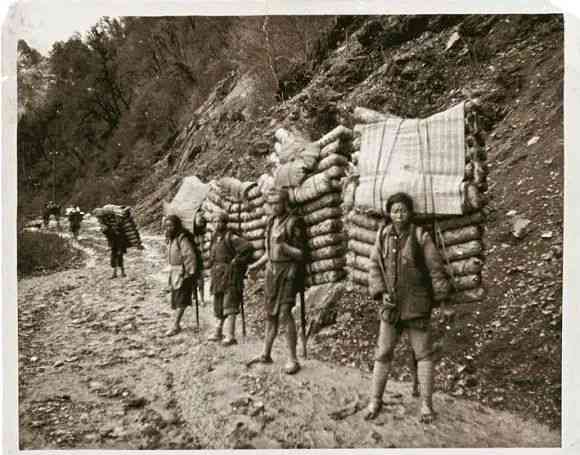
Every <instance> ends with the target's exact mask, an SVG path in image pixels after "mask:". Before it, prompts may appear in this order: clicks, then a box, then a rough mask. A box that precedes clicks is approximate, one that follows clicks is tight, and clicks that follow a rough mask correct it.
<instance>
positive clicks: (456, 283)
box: [451, 274, 481, 291]
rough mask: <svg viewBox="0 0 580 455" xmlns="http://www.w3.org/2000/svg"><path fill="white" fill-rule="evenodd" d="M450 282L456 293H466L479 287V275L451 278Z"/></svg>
mask: <svg viewBox="0 0 580 455" xmlns="http://www.w3.org/2000/svg"><path fill="white" fill-rule="evenodd" d="M451 282H452V286H453V288H454V289H455V290H456V291H467V290H469V289H475V288H478V287H480V286H481V275H479V274H473V275H464V276H459V275H456V276H453V277H452V278H451Z"/></svg>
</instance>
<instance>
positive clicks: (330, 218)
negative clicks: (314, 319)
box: [274, 126, 353, 283]
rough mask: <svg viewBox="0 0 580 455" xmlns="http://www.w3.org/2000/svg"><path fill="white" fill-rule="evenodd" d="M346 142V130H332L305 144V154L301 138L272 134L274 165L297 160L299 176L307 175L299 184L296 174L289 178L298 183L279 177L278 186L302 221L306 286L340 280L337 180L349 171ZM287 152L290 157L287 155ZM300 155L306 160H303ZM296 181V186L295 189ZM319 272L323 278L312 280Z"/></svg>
mask: <svg viewBox="0 0 580 455" xmlns="http://www.w3.org/2000/svg"><path fill="white" fill-rule="evenodd" d="M352 136H353V135H352V131H351V130H350V129H348V128H346V127H344V126H338V127H337V128H335V129H334V130H332V131H330V132H329V133H327V134H325V135H324V136H323V137H321V138H320V139H319V140H318V141H315V142H313V143H310V144H313V145H314V147H311V148H310V151H307V147H306V144H307V143H308V141H306V140H305V139H304V138H303V137H302V135H301V134H299V133H297V132H290V131H288V130H283V129H279V130H277V131H276V133H275V138H276V141H277V144H279V145H277V146H276V145H275V153H276V155H277V159H278V161H279V162H280V163H281V164H282V163H284V162H286V163H291V162H292V160H294V161H296V162H298V161H299V160H301V161H300V163H299V164H297V165H300V166H302V167H301V170H306V172H307V175H305V176H304V177H305V178H304V179H302V176H301V175H298V174H299V172H294V174H295V176H297V177H298V178H294V179H293V180H292V179H291V178H282V177H280V179H278V180H284V181H285V182H286V183H287V185H284V186H289V187H290V188H289V199H290V201H289V202H290V205H291V209H292V210H293V211H295V212H296V213H297V214H298V215H299V216H301V217H302V219H303V221H304V224H305V226H306V240H307V244H308V248H309V255H310V262H309V263H308V264H307V270H308V274H309V275H308V276H309V277H310V282H312V283H314V282H316V283H318V282H329V281H328V280H331V281H332V280H335V279H338V277H344V273H345V271H344V266H345V259H344V250H345V244H346V242H345V235H344V232H343V229H344V226H343V222H342V209H341V207H340V205H341V203H342V195H341V190H342V183H341V180H342V178H343V177H344V176H345V175H346V174H347V170H348V169H349V167H348V166H349V155H350V152H351V150H352V145H351V141H352ZM289 150H293V152H292V153H288V151H289ZM315 150H316V153H314V151H315ZM305 153H306V155H307V157H306V158H305V157H304V156H303V155H304V154H305ZM290 155H292V156H290ZM313 158H315V159H313ZM280 167H281V166H280ZM289 169H290V168H289ZM282 172H285V171H284V170H282ZM274 174H275V175H277V174H276V173H274ZM293 177H294V176H293ZM300 180H302V181H300ZM297 181H300V183H299V184H296V182H297ZM278 183H279V182H278ZM278 186H280V185H278ZM323 272H324V273H326V272H328V273H327V274H326V275H321V276H320V277H317V278H312V277H314V276H318V275H317V274H319V273H323ZM331 272H336V273H331Z"/></svg>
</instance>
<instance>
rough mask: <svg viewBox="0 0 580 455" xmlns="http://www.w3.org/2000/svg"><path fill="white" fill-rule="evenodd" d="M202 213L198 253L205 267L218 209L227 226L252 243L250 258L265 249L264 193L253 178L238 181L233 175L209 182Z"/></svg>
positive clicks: (259, 254)
mask: <svg viewBox="0 0 580 455" xmlns="http://www.w3.org/2000/svg"><path fill="white" fill-rule="evenodd" d="M202 210H203V212H204V216H205V218H206V219H207V221H208V224H207V229H206V234H205V238H204V242H203V248H202V253H203V256H204V260H205V261H206V264H208V265H207V267H210V266H211V265H210V264H209V259H210V258H209V255H210V251H209V249H210V243H211V238H212V236H213V234H214V232H215V226H216V223H215V220H216V214H217V213H218V212H225V213H227V216H228V224H227V226H228V228H229V229H232V230H233V231H235V232H237V233H238V234H240V235H242V236H243V237H244V238H246V239H247V240H249V241H250V243H251V244H252V246H253V247H254V259H258V258H259V257H261V256H262V255H263V254H264V252H265V243H264V236H265V228H266V223H267V219H266V213H265V209H264V197H263V196H262V192H261V189H260V187H259V186H258V184H257V183H255V182H240V181H239V180H237V179H234V178H230V177H224V178H222V179H220V180H217V181H211V182H210V183H209V191H208V193H207V197H206V199H205V200H204V202H203V204H202Z"/></svg>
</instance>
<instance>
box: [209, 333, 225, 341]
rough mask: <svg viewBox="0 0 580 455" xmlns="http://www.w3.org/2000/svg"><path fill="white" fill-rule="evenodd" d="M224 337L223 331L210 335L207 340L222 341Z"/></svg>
mask: <svg viewBox="0 0 580 455" xmlns="http://www.w3.org/2000/svg"><path fill="white" fill-rule="evenodd" d="M222 338H223V336H222V334H221V333H214V334H213V335H211V336H210V337H208V339H207V341H220V340H221V339H222Z"/></svg>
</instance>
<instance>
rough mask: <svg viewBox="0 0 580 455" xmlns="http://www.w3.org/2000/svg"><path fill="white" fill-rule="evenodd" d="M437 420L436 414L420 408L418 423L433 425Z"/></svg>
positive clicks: (430, 409) (430, 410)
mask: <svg viewBox="0 0 580 455" xmlns="http://www.w3.org/2000/svg"><path fill="white" fill-rule="evenodd" d="M436 418H437V413H436V412H435V411H433V409H432V408H423V407H422V408H421V415H420V416H419V422H421V423H427V424H429V423H433V421H434V420H435V419H436Z"/></svg>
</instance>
